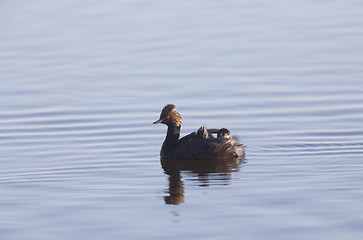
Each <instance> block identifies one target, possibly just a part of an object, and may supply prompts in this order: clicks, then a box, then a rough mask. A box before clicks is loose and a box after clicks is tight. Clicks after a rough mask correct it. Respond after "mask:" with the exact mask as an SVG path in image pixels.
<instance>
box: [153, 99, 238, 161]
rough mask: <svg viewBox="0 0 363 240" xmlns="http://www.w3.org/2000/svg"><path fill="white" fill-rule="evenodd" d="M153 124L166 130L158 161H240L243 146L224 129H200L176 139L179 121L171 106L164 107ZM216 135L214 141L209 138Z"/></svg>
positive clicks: (174, 109) (180, 122)
mask: <svg viewBox="0 0 363 240" xmlns="http://www.w3.org/2000/svg"><path fill="white" fill-rule="evenodd" d="M156 123H164V124H166V125H167V126H168V131H167V134H166V138H165V140H164V143H163V146H162V147H161V151H160V157H161V159H162V160H165V159H170V160H177V159H181V160H190V159H193V160H197V159H205V160H208V159H210V160H213V159H225V158H229V159H232V158H243V157H244V150H243V146H242V145H241V144H239V142H238V139H237V138H236V137H231V136H230V132H229V130H228V129H226V128H222V129H209V130H208V129H207V128H206V127H205V126H202V127H200V128H199V129H198V131H197V132H193V133H190V134H188V135H186V136H185V137H183V138H181V139H179V135H180V128H181V125H182V118H181V116H180V114H179V113H178V112H177V110H176V108H175V106H174V105H173V104H168V105H166V106H165V107H164V108H163V110H162V111H161V114H160V118H159V120H157V121H155V122H154V124H156ZM213 133H217V137H213Z"/></svg>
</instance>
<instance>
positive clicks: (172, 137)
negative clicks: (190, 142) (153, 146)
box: [163, 123, 181, 149]
mask: <svg viewBox="0 0 363 240" xmlns="http://www.w3.org/2000/svg"><path fill="white" fill-rule="evenodd" d="M180 127H181V126H180V125H177V124H174V123H172V124H169V125H168V131H167V133H166V137H165V140H164V143H163V148H165V149H170V148H172V147H173V146H174V145H176V144H177V143H178V140H179V136H180Z"/></svg>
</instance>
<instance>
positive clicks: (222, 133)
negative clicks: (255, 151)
mask: <svg viewBox="0 0 363 240" xmlns="http://www.w3.org/2000/svg"><path fill="white" fill-rule="evenodd" d="M217 137H218V138H226V139H230V138H231V133H230V132H229V130H228V129H227V128H221V129H219V131H218V133H217Z"/></svg>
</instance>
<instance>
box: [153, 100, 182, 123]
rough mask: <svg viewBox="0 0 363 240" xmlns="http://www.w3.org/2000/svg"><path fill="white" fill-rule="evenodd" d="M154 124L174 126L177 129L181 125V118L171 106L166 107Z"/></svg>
mask: <svg viewBox="0 0 363 240" xmlns="http://www.w3.org/2000/svg"><path fill="white" fill-rule="evenodd" d="M156 123H164V124H166V125H168V126H169V125H176V126H178V127H180V126H181V124H182V118H181V116H180V114H179V113H178V111H177V110H176V108H175V106H174V105H173V104H168V105H166V106H165V107H164V108H163V110H161V113H160V118H159V120H157V121H155V122H153V124H156Z"/></svg>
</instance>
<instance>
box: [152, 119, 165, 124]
mask: <svg viewBox="0 0 363 240" xmlns="http://www.w3.org/2000/svg"><path fill="white" fill-rule="evenodd" d="M163 121H164V119H159V120H157V121H155V122H153V124H157V123H162V122H163Z"/></svg>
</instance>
